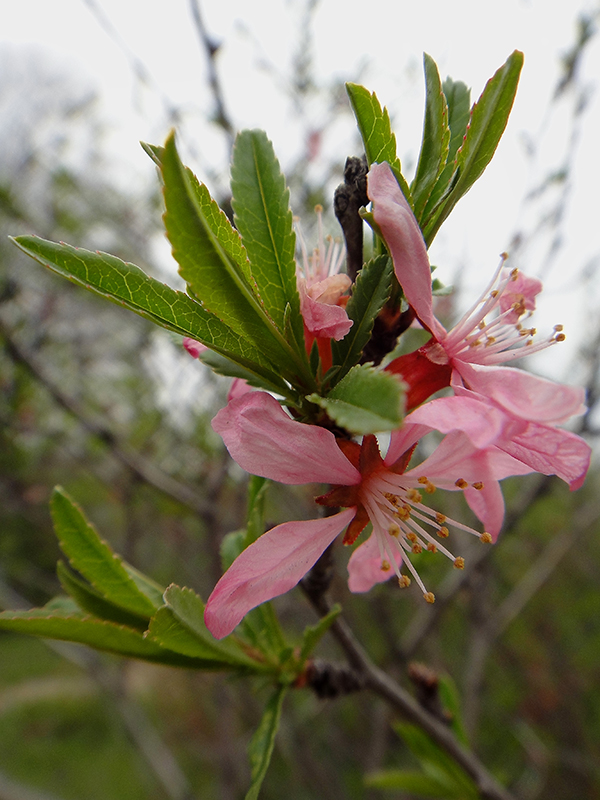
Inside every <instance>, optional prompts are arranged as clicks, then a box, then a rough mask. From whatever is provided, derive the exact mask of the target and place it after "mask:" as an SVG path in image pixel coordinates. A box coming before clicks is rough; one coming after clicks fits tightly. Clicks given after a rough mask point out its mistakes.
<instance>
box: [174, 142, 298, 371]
mask: <svg viewBox="0 0 600 800" xmlns="http://www.w3.org/2000/svg"><path fill="white" fill-rule="evenodd" d="M161 169H162V174H163V180H164V198H165V206H166V212H165V215H164V221H165V227H166V230H167V236H168V239H169V241H170V242H171V247H172V251H173V257H174V258H175V260H176V261H177V263H178V264H179V273H180V275H181V276H182V278H183V279H184V280H185V281H186V282H187V283H188V285H189V287H190V289H191V291H192V293H193V294H194V296H195V297H197V298H198V299H199V300H200V301H201V303H202V305H203V306H204V307H205V308H206V309H207V310H209V311H210V312H211V313H212V314H214V315H215V316H217V317H218V318H219V319H221V320H222V321H223V322H224V323H225V324H226V325H227V326H228V327H229V328H231V329H232V330H233V331H235V332H236V333H237V334H239V335H242V336H246V337H248V338H249V340H250V341H251V342H252V343H253V344H254V346H255V347H256V348H258V349H260V350H261V351H262V352H264V353H265V355H266V356H267V358H269V360H270V361H272V362H273V363H274V364H276V365H277V366H278V367H279V369H280V370H281V372H282V374H284V375H286V374H290V369H292V371H293V368H294V366H295V367H296V368H297V369H299V370H300V373H301V374H302V372H303V370H304V374H305V377H306V373H307V372H308V364H306V358H305V355H304V354H301V356H299V354H298V353H297V352H296V351H294V350H293V349H292V348H291V347H290V345H289V343H288V342H287V341H286V339H285V337H284V336H283V335H282V333H281V332H280V331H278V330H277V328H276V326H275V325H274V324H273V321H272V320H271V318H270V317H269V316H268V314H267V313H266V311H265V307H264V303H263V301H262V299H261V298H260V295H259V293H258V290H257V287H256V284H255V282H254V280H253V277H252V274H251V271H250V263H249V261H248V257H247V254H246V251H245V248H244V246H243V244H242V241H241V238H240V235H239V233H238V232H237V231H236V230H235V229H234V228H233V227H232V225H231V223H230V222H229V220H228V219H227V217H226V216H225V214H224V213H223V212H222V211H221V209H220V208H219V206H218V204H217V203H216V202H215V201H214V200H213V199H212V197H211V196H210V194H209V192H208V189H207V188H206V186H204V184H201V183H199V182H198V180H197V179H196V177H195V176H194V175H193V174H192V173H191V172H190V170H189V169H186V168H185V167H184V166H183V164H182V163H181V160H180V158H179V154H178V153H177V149H176V147H175V138H174V134H171V135H170V136H169V137H168V139H167V141H166V142H165V147H164V152H163V154H162V161H161Z"/></svg>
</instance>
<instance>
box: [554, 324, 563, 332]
mask: <svg viewBox="0 0 600 800" xmlns="http://www.w3.org/2000/svg"><path fill="white" fill-rule="evenodd" d="M554 330H555V332H556V333H560V331H562V330H564V325H555V326H554Z"/></svg>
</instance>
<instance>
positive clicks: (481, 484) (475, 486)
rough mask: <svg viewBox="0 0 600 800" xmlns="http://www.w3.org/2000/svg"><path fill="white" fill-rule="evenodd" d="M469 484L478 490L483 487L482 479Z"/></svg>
mask: <svg viewBox="0 0 600 800" xmlns="http://www.w3.org/2000/svg"><path fill="white" fill-rule="evenodd" d="M471 486H472V487H473V488H474V489H477V491H478V492H480V491H481V490H482V489H483V481H476V482H475V483H472V484H471Z"/></svg>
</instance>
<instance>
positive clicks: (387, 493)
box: [383, 492, 400, 508]
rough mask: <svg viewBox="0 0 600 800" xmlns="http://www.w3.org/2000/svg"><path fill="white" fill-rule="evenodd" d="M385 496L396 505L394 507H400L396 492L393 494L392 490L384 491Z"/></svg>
mask: <svg viewBox="0 0 600 800" xmlns="http://www.w3.org/2000/svg"><path fill="white" fill-rule="evenodd" d="M383 496H384V497H385V499H386V500H387V501H388V503H390V504H391V505H393V506H394V508H398V506H399V505H400V501H399V500H398V498H397V497H396V495H395V494H392V493H391V492H384V493H383Z"/></svg>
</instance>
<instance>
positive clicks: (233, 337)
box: [13, 236, 273, 379]
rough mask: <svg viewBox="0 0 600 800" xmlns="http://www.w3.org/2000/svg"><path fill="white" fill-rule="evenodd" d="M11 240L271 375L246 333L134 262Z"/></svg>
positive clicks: (75, 278)
mask: <svg viewBox="0 0 600 800" xmlns="http://www.w3.org/2000/svg"><path fill="white" fill-rule="evenodd" d="M13 241H14V243H15V244H16V245H17V246H18V247H19V248H20V249H21V250H23V252H24V253H27V255H29V256H31V257H32V258H35V259H36V261H39V263H40V264H42V265H43V266H45V267H47V268H48V269H51V270H52V271H53V272H56V273H58V274H59V275H62V276H63V277H65V278H67V279H68V280H70V281H72V282H73V283H76V284H78V285H79V286H83V287H84V288H85V289H89V290H91V291H93V292H95V293H97V294H100V295H102V296H103V297H106V298H107V299H108V300H111V301H112V302H114V303H118V304H120V305H123V306H125V307H126V308H129V309H130V310H131V311H134V312H135V313H136V314H139V315H140V316H142V317H145V318H146V319H149V320H150V321H151V322H154V323H155V324H157V325H160V326H161V327H163V328H167V330H171V331H174V332H175V333H178V334H180V335H181V336H189V337H191V338H192V339H196V340H198V341H199V342H202V343H203V344H205V345H207V347H211V348H212V349H213V350H216V351H217V352H219V353H221V354H222V355H224V356H226V357H228V358H230V359H232V360H234V361H236V362H237V363H240V364H241V365H242V366H248V368H250V369H253V370H256V371H257V372H258V373H259V374H265V375H267V376H268V378H269V379H270V378H271V377H272V375H273V372H272V370H273V367H272V365H271V363H270V362H269V361H268V360H267V359H266V358H265V356H264V355H263V354H262V351H261V350H260V349H259V348H256V347H254V345H252V344H251V343H250V342H249V341H248V339H247V338H246V337H244V336H240V335H238V334H236V333H234V332H233V331H232V330H230V329H229V328H228V327H227V326H226V325H224V324H223V322H221V320H220V319H218V318H217V317H215V316H214V315H213V314H210V313H209V312H208V311H206V309H204V308H203V307H202V306H201V305H200V304H199V303H197V302H196V301H195V300H193V299H192V298H191V297H188V295H186V294H184V293H183V292H178V291H176V290H175V289H171V287H170V286H166V285H165V284H164V283H160V281H157V280H154V278H150V277H149V276H148V275H146V274H145V273H144V272H143V271H142V270H141V269H140V268H139V267H136V266H135V264H128V263H125V262H124V261H121V259H119V258H116V257H115V256H111V255H109V254H108V253H92V252H91V251H89V250H83V249H80V248H76V247H71V246H70V245H68V244H57V243H55V242H48V241H46V240H44V239H39V238H38V237H37V236H17V237H15V238H14V239H13Z"/></svg>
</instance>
